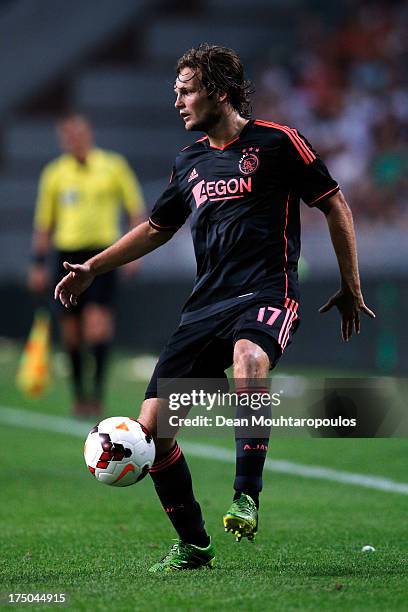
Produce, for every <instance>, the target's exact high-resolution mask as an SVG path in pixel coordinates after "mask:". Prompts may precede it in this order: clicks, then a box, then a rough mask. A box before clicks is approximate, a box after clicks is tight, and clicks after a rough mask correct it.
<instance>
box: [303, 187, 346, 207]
mask: <svg viewBox="0 0 408 612" xmlns="http://www.w3.org/2000/svg"><path fill="white" fill-rule="evenodd" d="M339 189H340V187H339V186H338V185H336V187H333V189H330V191H326V193H324V194H323V195H321V196H319V197H318V198H316V199H315V200H313V201H312V202H309V203H308V206H313V204H316V202H318V201H319V200H321V199H322V198H325V197H326V196H328V195H330V194H331V193H333V192H334V191H338V190H339Z"/></svg>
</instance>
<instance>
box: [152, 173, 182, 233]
mask: <svg viewBox="0 0 408 612" xmlns="http://www.w3.org/2000/svg"><path fill="white" fill-rule="evenodd" d="M190 213H191V209H190V207H189V205H188V204H187V203H186V202H185V200H184V198H183V195H182V193H181V192H180V189H179V184H178V179H177V174H176V168H175V167H173V170H172V173H171V176H170V181H169V184H168V186H167V189H165V191H164V192H163V193H162V195H161V196H160V197H159V199H158V200H157V202H156V204H155V205H154V207H153V210H152V214H151V215H150V218H149V223H150V225H151V226H152V227H153V228H154V229H156V230H159V231H160V230H165V231H177V230H178V229H179V228H180V227H181V226H182V225H183V224H184V223H185V221H186V219H187V218H188V216H189V214H190Z"/></svg>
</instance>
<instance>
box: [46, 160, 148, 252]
mask: <svg viewBox="0 0 408 612" xmlns="http://www.w3.org/2000/svg"><path fill="white" fill-rule="evenodd" d="M122 206H123V207H124V208H125V209H126V211H127V212H128V214H129V215H134V214H142V213H143V211H144V201H143V195H142V191H141V188H140V185H139V182H138V180H137V178H136V176H135V175H134V173H133V172H132V170H131V169H130V167H129V165H128V163H127V162H126V160H125V159H124V157H122V156H121V155H118V154H116V153H112V152H110V151H103V150H102V149H92V150H91V151H90V153H89V154H88V156H87V158H86V163H84V164H81V163H80V162H78V161H77V160H76V159H75V158H74V157H73V156H72V155H61V156H60V157H58V158H57V159H56V160H54V161H52V162H51V163H49V164H48V165H47V166H46V167H45V169H44V170H43V172H42V175H41V179H40V185H39V191H38V199H37V206H36V212H35V219H34V226H35V229H37V230H40V231H44V230H45V231H50V230H51V231H52V237H53V243H54V246H55V248H57V249H59V250H61V251H76V250H81V249H98V248H105V247H107V246H109V245H110V244H112V243H113V242H115V240H117V239H118V238H119V237H120V211H121V207H122Z"/></svg>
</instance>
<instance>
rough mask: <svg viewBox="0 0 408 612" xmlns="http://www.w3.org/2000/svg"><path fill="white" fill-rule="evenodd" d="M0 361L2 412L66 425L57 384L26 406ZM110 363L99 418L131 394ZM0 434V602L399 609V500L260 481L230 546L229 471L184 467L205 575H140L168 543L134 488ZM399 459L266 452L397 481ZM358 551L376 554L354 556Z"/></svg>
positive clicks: (382, 443) (280, 445) (53, 450)
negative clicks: (44, 416)
mask: <svg viewBox="0 0 408 612" xmlns="http://www.w3.org/2000/svg"><path fill="white" fill-rule="evenodd" d="M1 355H2V357H1ZM0 357H1V366H2V367H1V368H0V372H1V374H0V384H1V388H2V397H1V402H0V403H1V405H2V406H9V407H13V406H14V407H19V408H24V409H26V410H32V411H34V412H41V413H49V414H59V415H62V416H68V415H69V403H68V392H67V388H66V381H65V379H59V380H58V381H57V384H54V387H53V389H52V390H51V392H50V393H49V394H48V395H47V397H46V398H44V399H42V400H40V401H29V400H26V399H24V398H22V397H21V396H20V395H19V394H18V392H17V391H16V390H15V388H14V384H13V375H14V371H15V364H16V359H15V358H16V355H14V354H12V355H11V356H10V357H9V358H6V356H5V354H4V351H3V353H1V354H0ZM122 363H123V361H121V360H119V359H118V360H117V361H116V363H115V368H114V372H113V377H112V382H111V385H110V390H109V397H108V414H110V415H114V414H118V413H122V414H124V413H127V414H129V415H135V414H137V410H138V405H139V402H140V400H141V397H142V394H143V389H144V384H143V383H141V382H135V381H131V380H124V379H121V377H120V371H121V370H122ZM118 406H120V409H119V408H118ZM0 427H1V432H2V436H1V445H0V466H1V474H0V490H1V499H2V503H1V504H0V520H1V535H0V550H1V560H0V563H1V565H0V592H1V594H2V595H3V596H4V595H5V594H7V593H21V592H24V593H50V592H52V593H66V594H67V597H68V606H67V607H68V609H73V610H84V611H88V610H92V611H94V610H95V611H97V610H98V611H99V610H100V611H105V610H118V611H119V612H121V611H124V612H125V611H129V612H130V611H139V610H140V611H146V610H149V611H154V610H160V611H168V610H181V611H184V610H191V611H193V610H194V611H195V610H223V611H224V610H225V611H227V610H234V611H235V610H237V609H239V610H245V611H252V610H279V611H282V610H283V611H286V610H348V611H349V610H382V611H383V610H406V609H407V595H408V577H407V566H408V550H407V538H406V524H407V505H408V497H407V496H406V495H401V494H397V493H388V492H382V491H376V490H371V489H364V488H362V487H358V486H352V485H349V484H339V483H335V482H329V481H323V480H312V479H305V478H301V477H298V476H290V475H283V474H274V473H270V472H268V473H266V474H265V485H264V492H263V494H262V500H261V501H262V506H261V515H260V531H259V535H258V538H257V540H256V542H255V543H254V544H251V543H249V542H247V541H243V542H241V543H236V542H234V541H233V539H232V538H231V536H230V535H227V534H224V532H223V528H222V521H221V517H222V514H223V512H224V511H225V510H226V509H227V508H228V506H229V504H230V499H231V493H232V490H231V487H232V478H233V466H232V465H229V464H227V463H222V462H218V461H215V460H213V459H199V458H196V457H192V458H191V459H190V461H189V463H190V467H191V471H192V473H193V477H194V481H195V489H196V493H197V497H198V499H199V500H200V502H201V505H202V508H203V510H204V513H205V518H206V523H207V527H208V530H209V532H210V533H211V534H212V536H213V541H214V543H215V546H216V550H217V566H216V568H215V569H214V570H201V571H197V572H192V573H189V572H186V573H180V574H172V575H168V576H164V577H163V576H158V575H149V574H148V573H147V568H148V567H149V566H150V565H151V564H152V563H153V562H155V561H156V560H157V559H158V558H160V557H161V556H162V555H163V554H164V553H165V552H166V551H167V549H168V547H169V545H170V544H171V539H172V538H173V537H175V536H174V534H173V532H172V529H171V527H170V525H169V524H168V521H167V518H166V517H165V516H164V513H163V512H162V510H161V508H160V506H159V503H158V501H157V499H156V497H155V494H154V491H153V487H152V486H151V483H150V482H149V479H148V478H146V479H145V480H144V481H143V482H142V483H140V484H138V485H136V486H133V487H129V488H125V489H123V490H122V489H114V488H112V489H111V488H109V487H105V486H103V485H100V484H99V483H97V482H95V481H94V480H93V479H92V477H91V475H90V474H89V473H88V471H87V470H86V467H85V464H84V461H83V456H82V449H83V440H82V439H81V438H78V437H73V436H71V435H67V434H57V433H49V432H45V431H41V430H33V429H25V428H24V427H14V426H9V425H4V424H3V423H0ZM206 442H208V443H210V442H213V443H214V444H217V445H224V446H228V447H229V448H232V447H233V445H232V441H224V440H221V439H217V440H214V441H211V440H209V439H208V438H207V440H206ZM407 451H408V441H407V440H404V439H394V440H320V439H287V438H286V439H276V440H274V441H273V442H272V444H271V449H270V453H269V456H270V457H271V458H273V459H286V460H290V461H296V462H299V463H304V464H311V465H320V466H325V467H331V468H335V469H341V470H346V471H350V472H358V473H363V474H375V475H379V476H384V477H387V478H392V479H395V480H398V481H401V482H406V481H408V477H407V475H406V463H407V462H406V458H407ZM365 544H371V545H373V546H374V547H375V548H376V552H374V553H368V554H367V553H362V552H361V548H362V546H364V545H365ZM14 607H18V608H19V609H20V607H21V608H22V607H26V606H14ZM29 607H30V609H32V610H37V609H38V610H40V609H43V608H44V606H33V605H30V606H29ZM47 607H48V608H50V607H52V609H58V607H59V606H55V605H54V606H47Z"/></svg>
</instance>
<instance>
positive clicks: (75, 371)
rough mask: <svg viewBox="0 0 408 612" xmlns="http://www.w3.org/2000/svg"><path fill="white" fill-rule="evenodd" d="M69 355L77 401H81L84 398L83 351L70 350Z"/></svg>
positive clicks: (78, 349) (77, 349)
mask: <svg viewBox="0 0 408 612" xmlns="http://www.w3.org/2000/svg"><path fill="white" fill-rule="evenodd" d="M68 355H69V359H70V361H71V375H72V382H73V387H74V395H75V399H76V400H81V399H82V398H83V396H84V387H83V367H82V362H83V359H82V351H81V349H80V348H74V349H69V350H68Z"/></svg>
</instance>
